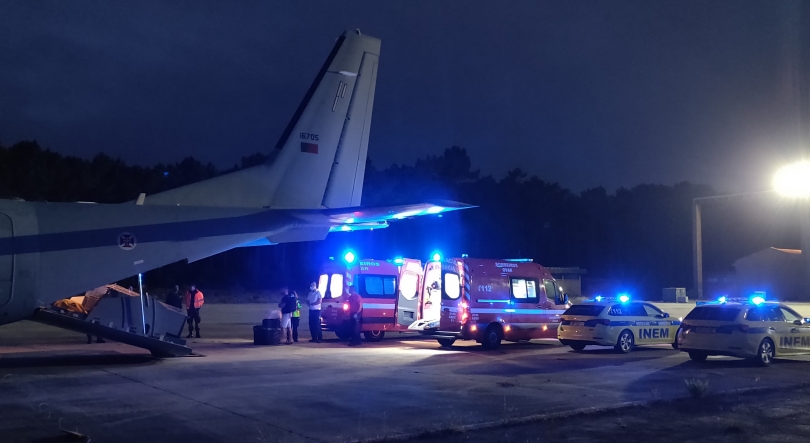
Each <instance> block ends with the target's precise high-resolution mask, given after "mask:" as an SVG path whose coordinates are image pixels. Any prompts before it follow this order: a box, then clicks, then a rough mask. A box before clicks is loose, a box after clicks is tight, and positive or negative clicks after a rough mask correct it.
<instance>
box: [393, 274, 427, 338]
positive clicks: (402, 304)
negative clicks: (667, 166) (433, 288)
mask: <svg viewBox="0 0 810 443" xmlns="http://www.w3.org/2000/svg"><path fill="white" fill-rule="evenodd" d="M400 270H401V271H400V277H399V294H398V296H397V324H398V325H400V326H406V327H407V326H410V325H411V324H412V323H413V322H415V321H416V320H419V314H418V313H419V287H420V286H421V285H420V280H421V278H422V264H421V262H419V261H418V260H408V259H406V260H404V262H403V263H402V266H401V267H400Z"/></svg>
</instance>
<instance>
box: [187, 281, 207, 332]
mask: <svg viewBox="0 0 810 443" xmlns="http://www.w3.org/2000/svg"><path fill="white" fill-rule="evenodd" d="M185 302H186V309H187V310H188V335H187V336H186V338H191V335H192V334H193V333H194V324H195V323H196V324H197V338H201V337H200V322H201V321H202V319H201V318H200V308H202V305H203V303H205V298H203V293H202V291H200V290H198V289H197V287H196V286H195V285H191V289H189V290H188V292H186V299H185Z"/></svg>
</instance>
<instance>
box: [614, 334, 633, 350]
mask: <svg viewBox="0 0 810 443" xmlns="http://www.w3.org/2000/svg"><path fill="white" fill-rule="evenodd" d="M633 345H634V339H633V333H632V332H630V330H628V329H625V330H624V331H622V333H621V334H619V339H618V340H616V346H614V348H615V349H616V350H617V351H619V352H621V353H622V354H627V353H628V352H630V351H632V350H633Z"/></svg>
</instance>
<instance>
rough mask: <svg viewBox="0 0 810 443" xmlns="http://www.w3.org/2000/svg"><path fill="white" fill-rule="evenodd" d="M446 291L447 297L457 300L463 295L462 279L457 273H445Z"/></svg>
mask: <svg viewBox="0 0 810 443" xmlns="http://www.w3.org/2000/svg"><path fill="white" fill-rule="evenodd" d="M444 293H445V294H446V295H447V298H449V299H451V300H455V299H457V298H458V297H459V295H461V280H460V279H459V278H458V275H457V274H451V273H449V272H448V273H446V274H444Z"/></svg>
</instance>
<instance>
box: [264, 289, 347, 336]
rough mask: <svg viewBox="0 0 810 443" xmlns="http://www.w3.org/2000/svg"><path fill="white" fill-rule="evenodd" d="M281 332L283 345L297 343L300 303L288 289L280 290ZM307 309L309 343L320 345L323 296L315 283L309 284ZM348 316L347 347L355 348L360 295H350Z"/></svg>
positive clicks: (295, 295)
mask: <svg viewBox="0 0 810 443" xmlns="http://www.w3.org/2000/svg"><path fill="white" fill-rule="evenodd" d="M281 295H282V297H281V301H280V302H279V303H278V307H279V308H281V331H282V338H286V341H285V342H284V344H287V345H291V344H293V343H295V342H298V325H299V323H300V321H301V302H300V300H299V298H298V294H297V293H296V292H295V291H292V292H290V289H289V288H288V287H286V286H285V287H283V288H281ZM306 303H307V306H308V307H309V333H310V335H311V336H312V339H311V340H310V343H320V342H321V341H322V340H323V331H322V330H321V304H322V303H323V294H321V291H319V290H318V285H317V284H316V283H315V282H312V283H310V284H309V293H308V294H307V300H306ZM348 303H349V316H350V318H351V329H352V339H351V340H350V341H349V346H357V345H359V344H360V343H361V342H360V323H361V321H362V315H363V299H362V298H361V297H360V294H357V293H352V295H351V296H350V297H349V300H348Z"/></svg>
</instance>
